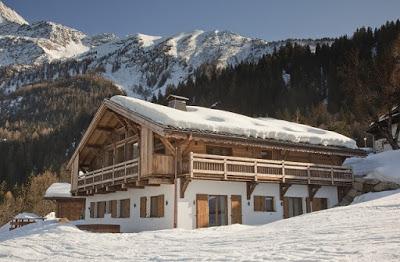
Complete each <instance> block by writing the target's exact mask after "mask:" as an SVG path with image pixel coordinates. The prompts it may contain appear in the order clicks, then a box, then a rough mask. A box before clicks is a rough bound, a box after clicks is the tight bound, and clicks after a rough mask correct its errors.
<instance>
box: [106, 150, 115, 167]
mask: <svg viewBox="0 0 400 262" xmlns="http://www.w3.org/2000/svg"><path fill="white" fill-rule="evenodd" d="M113 158H114V152H113V150H112V149H110V150H108V151H107V152H106V163H107V166H112V165H113V164H114V159H113Z"/></svg>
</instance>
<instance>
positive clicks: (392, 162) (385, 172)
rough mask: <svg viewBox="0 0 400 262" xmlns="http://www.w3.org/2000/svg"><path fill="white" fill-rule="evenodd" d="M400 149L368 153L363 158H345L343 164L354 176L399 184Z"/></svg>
mask: <svg viewBox="0 0 400 262" xmlns="http://www.w3.org/2000/svg"><path fill="white" fill-rule="evenodd" d="M399 160H400V150H393V151H386V152H382V153H379V154H370V155H369V156H367V157H365V158H358V157H352V158H348V159H346V161H345V162H344V163H343V165H344V166H348V167H351V168H352V169H353V172H354V175H355V176H361V177H365V178H373V179H378V180H380V181H385V182H393V183H397V184H400V161H399Z"/></svg>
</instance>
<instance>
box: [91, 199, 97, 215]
mask: <svg viewBox="0 0 400 262" xmlns="http://www.w3.org/2000/svg"><path fill="white" fill-rule="evenodd" d="M95 209H96V203H95V202H90V218H94V210H95Z"/></svg>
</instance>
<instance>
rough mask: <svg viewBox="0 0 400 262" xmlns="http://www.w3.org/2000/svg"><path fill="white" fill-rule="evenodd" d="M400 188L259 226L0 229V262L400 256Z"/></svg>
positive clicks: (49, 225) (396, 258)
mask: <svg viewBox="0 0 400 262" xmlns="http://www.w3.org/2000/svg"><path fill="white" fill-rule="evenodd" d="M399 217H400V193H397V194H394V195H390V196H387V197H384V198H380V199H377V200H373V201H369V202H365V203H360V204H355V205H350V206H347V207H337V208H332V209H329V210H325V211H321V212H315V213H312V214H307V215H303V216H299V217H295V218H291V219H286V220H281V221H277V222H274V223H271V224H267V225H263V226H243V225H232V226H226V227H216V228H208V229H200V230H180V229H176V230H163V231H155V232H143V233H126V234H96V233H88V232H83V231H80V230H78V229H77V228H76V227H75V226H73V225H72V224H60V223H51V222H49V223H47V224H46V223H44V224H41V225H34V224H32V225H28V226H26V227H24V228H21V229H17V230H14V232H8V233H3V234H0V261H48V260H51V261H58V262H62V261H148V260H152V261H178V260H179V261H181V260H185V261H187V260H190V261H210V260H213V261H265V260H269V261H366V260H368V261H399V260H400V252H399V247H400V220H399Z"/></svg>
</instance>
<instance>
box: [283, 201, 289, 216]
mask: <svg viewBox="0 0 400 262" xmlns="http://www.w3.org/2000/svg"><path fill="white" fill-rule="evenodd" d="M283 218H289V198H287V197H284V198H283Z"/></svg>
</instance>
